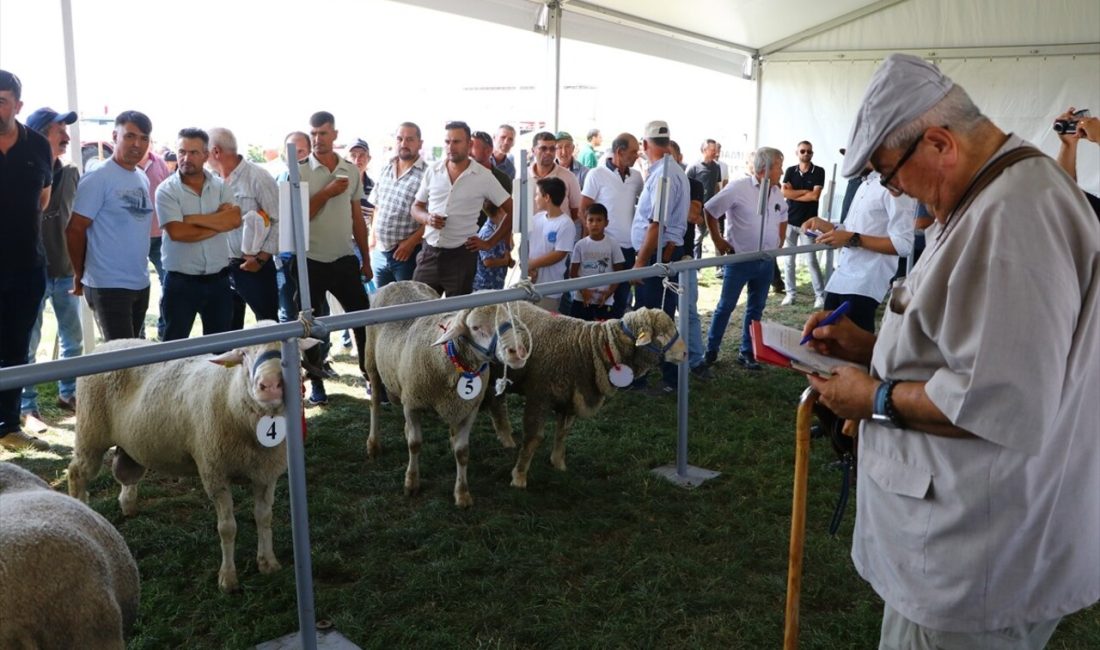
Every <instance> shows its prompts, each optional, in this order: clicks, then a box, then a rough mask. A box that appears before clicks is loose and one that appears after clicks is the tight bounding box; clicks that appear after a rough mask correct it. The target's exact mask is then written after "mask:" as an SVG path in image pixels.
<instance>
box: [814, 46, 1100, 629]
mask: <svg viewBox="0 0 1100 650" xmlns="http://www.w3.org/2000/svg"><path fill="white" fill-rule="evenodd" d="M867 161H870V163H871V165H872V166H873V167H874V169H875V170H876V171H878V172H879V173H881V174H882V179H881V182H882V184H883V185H884V186H885V187H886V188H887V189H888V190H890V192H892V193H893V194H895V195H900V194H907V195H909V196H912V197H914V198H916V199H917V200H919V201H921V202H922V203H924V204H925V205H927V206H928V208H929V209H930V211H931V213H932V215H933V216H934V217H935V222H934V223H933V225H932V226H930V227H929V228H928V231H927V235H928V247H927V250H926V251H925V253H924V256H923V257H922V258H921V259H920V262H919V263H918V264H917V265H916V267H915V268H914V269H913V271H912V273H911V274H910V275H909V277H908V278H907V279H906V280H905V283H904V284H903V285H895V287H894V289H893V291H892V294H891V296H890V299H889V303H888V305H889V306H888V308H887V310H886V314H885V317H884V319H883V322H882V326H881V331H880V333H879V335H878V337H877V339H876V337H875V336H874V335H872V334H870V333H868V332H866V331H864V330H861V329H859V328H857V327H856V326H855V325H853V324H852V323H851V322H850V321H848V320H847V319H841V321H840V322H839V323H838V324H835V325H828V326H819V323H820V322H821V321H822V319H823V318H824V317H825V316H826V314H827V312H819V313H817V314H814V315H813V316H811V317H810V319H809V321H808V322H807V324H806V327H805V332H806V333H810V334H812V335H813V337H814V341H813V342H812V343H811V344H810V345H812V346H813V347H814V348H816V349H817V350H818V351H820V352H824V353H827V354H831V355H835V356H838V357H843V358H847V359H849V360H854V361H860V362H863V363H868V364H870V368H869V373H868V372H863V371H861V370H858V369H841V370H840V371H839V372H838V373H837V374H836V375H833V376H832V377H831V378H827V379H826V378H816V377H815V378H811V380H810V381H811V383H812V384H813V386H814V388H815V389H816V390H817V391H818V392H819V393H820V394H821V401H822V402H823V403H824V404H825V405H826V406H828V407H829V408H831V409H832V410H833V411H835V412H836V413H837V415H839V416H841V417H845V418H850V419H855V420H862V424H861V428H860V435H859V477H858V488H857V492H856V494H857V495H858V501H857V504H858V505H857V516H856V526H855V532H854V534H853V541H852V560H853V561H854V563H855V566H856V570H857V571H859V573H860V575H862V576H863V577H864V579H866V580H867V581H868V582H870V584H871V586H872V587H873V588H874V589H875V591H876V592H877V593H878V594H879V595H880V596H881V597H882V599H883V600H884V601H885V602H886V606H885V611H884V614H883V622H882V636H881V640H880V646H879V647H880V648H1042V647H1044V646H1045V645H1046V643H1047V642H1048V640H1049V639H1050V637H1051V635H1052V634H1053V632H1054V629H1055V626H1057V624H1058V622H1059V621H1060V620H1061V618H1062V617H1063V616H1065V615H1067V614H1070V613H1072V612H1075V611H1078V610H1080V609H1083V608H1085V607H1088V606H1090V605H1091V604H1093V603H1095V602H1096V601H1097V600H1098V599H1100V435H1097V424H1096V423H1097V422H1098V421H1100V399H1098V395H1100V394H1098V392H1097V387H1098V386H1100V363H1098V362H1097V360H1098V359H1100V223H1098V222H1097V220H1096V217H1095V216H1094V215H1093V214H1092V213H1091V211H1090V210H1089V207H1088V204H1087V203H1086V202H1085V198H1084V196H1083V195H1082V193H1081V191H1080V190H1079V189H1077V188H1076V187H1075V186H1074V185H1073V183H1072V182H1071V181H1070V179H1069V178H1068V177H1067V176H1066V175H1065V174H1064V173H1062V171H1061V170H1059V169H1058V167H1057V165H1056V164H1055V162H1054V161H1053V160H1051V159H1050V158H1048V157H1046V156H1043V155H1042V154H1040V153H1039V152H1038V151H1036V150H1034V149H1033V148H1032V147H1030V145H1028V144H1027V143H1026V142H1024V141H1023V140H1022V139H1020V138H1019V137H1018V136H1016V135H1013V134H1006V133H1004V132H1003V131H1001V130H1000V129H999V128H997V126H996V125H994V124H993V123H992V122H991V121H990V120H989V119H988V118H987V117H985V116H984V115H982V113H981V111H980V110H978V108H977V107H976V106H975V105H974V104H973V102H972V101H971V100H970V98H969V97H968V96H967V94H966V92H965V91H964V90H963V89H962V88H961V87H960V86H958V85H957V84H954V83H953V82H952V81H951V80H950V79H948V78H947V77H945V76H944V75H943V74H942V73H941V72H940V71H939V70H938V69H936V68H935V67H934V66H932V65H930V64H929V63H927V62H925V61H923V60H921V59H918V58H915V57H911V56H907V55H900V54H894V55H891V56H890V57H888V58H887V59H886V60H885V61H884V62H883V64H882V65H881V66H880V67H879V69H878V70H877V71H876V72H875V74H874V76H873V77H872V79H871V83H870V85H869V87H868V89H867V91H866V94H865V95H864V98H863V102H862V105H861V106H860V109H859V112H858V114H857V115H856V120H855V124H854V126H853V127H852V132H851V135H850V136H849V139H848V155H847V156H846V157H845V159H844V175H845V176H853V175H855V174H857V173H858V172H859V170H860V169H861V168H862V167H863V166H864V164H865V163H866V162H867Z"/></svg>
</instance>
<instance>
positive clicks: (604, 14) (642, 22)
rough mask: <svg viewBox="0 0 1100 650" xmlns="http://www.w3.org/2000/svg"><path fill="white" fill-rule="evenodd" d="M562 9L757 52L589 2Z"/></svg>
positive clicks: (689, 40) (746, 52)
mask: <svg viewBox="0 0 1100 650" xmlns="http://www.w3.org/2000/svg"><path fill="white" fill-rule="evenodd" d="M562 9H564V10H565V11H567V12H571V13H576V14H580V15H583V16H588V17H590V18H596V19H598V20H606V21H608V22H612V23H616V24H619V25H625V26H627V27H633V28H634V29H639V30H642V31H646V32H650V33H652V34H659V35H661V36H664V37H666V38H671V39H672V40H676V41H683V42H685V43H694V44H696V45H705V46H707V47H713V48H717V49H720V50H727V51H730V52H736V53H737V54H742V55H745V56H749V57H751V56H753V55H755V54H756V52H757V50H756V48H754V47H749V46H748V45H742V44H741V43H734V42H732V41H724V40H722V39H720V38H715V37H713V36H707V35H706V34H700V33H698V32H692V31H688V30H686V29H681V28H679V27H673V26H672V25H666V24H663V23H658V22H656V21H653V20H649V19H648V18H642V17H641V16H635V15H633V14H628V13H625V12H622V11H616V10H615V9H609V8H607V7H601V6H599V5H596V4H592V3H591V2H585V1H584V0H572V1H571V2H567V3H565V4H564V5H562Z"/></svg>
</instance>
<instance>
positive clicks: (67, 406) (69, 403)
mask: <svg viewBox="0 0 1100 650" xmlns="http://www.w3.org/2000/svg"><path fill="white" fill-rule="evenodd" d="M57 408H60V409H64V410H66V411H73V412H76V395H73V396H71V397H61V396H58V398H57Z"/></svg>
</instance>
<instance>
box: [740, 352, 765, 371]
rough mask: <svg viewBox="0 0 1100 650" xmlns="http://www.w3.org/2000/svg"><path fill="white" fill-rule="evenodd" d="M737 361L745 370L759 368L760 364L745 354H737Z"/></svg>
mask: <svg viewBox="0 0 1100 650" xmlns="http://www.w3.org/2000/svg"><path fill="white" fill-rule="evenodd" d="M737 363H738V364H740V365H741V367H742V368H744V369H745V370H760V364H759V363H757V362H756V359H753V358H752V357H750V356H748V355H747V354H739V355H737Z"/></svg>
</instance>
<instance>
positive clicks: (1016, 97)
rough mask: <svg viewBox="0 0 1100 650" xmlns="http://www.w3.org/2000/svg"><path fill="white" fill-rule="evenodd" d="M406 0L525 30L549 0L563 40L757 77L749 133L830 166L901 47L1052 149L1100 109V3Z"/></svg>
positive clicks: (1085, 172)
mask: <svg viewBox="0 0 1100 650" xmlns="http://www.w3.org/2000/svg"><path fill="white" fill-rule="evenodd" d="M399 1H401V2H406V3H409V4H415V5H419V6H423V7H428V8H431V9H437V10H440V11H448V12H452V13H459V14H462V15H466V16H469V17H473V18H478V19H482V20H489V21H492V22H497V23H501V24H505V25H510V26H513V27H516V28H518V29H525V30H530V29H533V28H534V26H535V25H536V24H537V23H538V22H539V20H540V11H541V10H542V8H543V7H544V6H547V5H549V6H551V7H555V6H560V7H561V11H562V19H561V37H562V38H563V39H566V40H568V39H574V40H581V41H589V42H595V43H600V44H602V45H607V46H611V47H616V48H620V49H624V50H629V51H636V52H641V53H645V54H649V55H656V56H660V57H663V58H667V59H671V60H675V61H680V62H683V63H688V64H691V65H695V66H700V67H704V68H707V69H711V70H714V71H717V72H721V73H723V74H727V75H730V76H733V77H736V78H746V77H751V78H753V79H755V80H756V82H757V84H758V86H757V97H758V101H757V115H758V118H757V124H756V125H755V128H754V129H753V128H750V129H748V130H750V131H754V132H755V142H756V143H757V144H768V145H771V146H776V147H778V148H780V149H782V150H784V151H787V152H789V153H790V152H793V149H794V147H795V143H796V142H798V141H799V140H802V139H809V140H812V141H813V142H814V144H815V147H816V150H817V151H818V152H819V155H818V159H817V160H815V162H817V163H818V164H821V165H824V166H825V167H826V169H828V170H831V167H832V164H834V163H838V162H839V160H840V155H839V152H838V151H837V149H838V148H839V147H841V146H843V145H844V143H845V140H846V138H847V134H848V129H849V125H850V123H851V118H852V115H854V113H855V110H856V107H857V105H858V102H859V99H860V97H861V96H862V93H863V89H864V87H865V86H866V84H867V80H868V79H869V77H870V75H871V73H872V72H873V71H874V69H875V67H876V65H877V63H878V62H879V61H880V60H881V59H882V58H883V57H884V56H885V55H886V54H888V53H890V52H893V51H906V52H910V53H913V54H916V55H918V56H923V57H925V58H927V59H929V60H932V61H934V62H936V63H937V64H938V65H940V67H941V68H942V69H943V70H944V72H946V73H947V74H948V75H950V76H951V77H952V78H953V79H954V80H955V81H956V82H958V83H959V84H961V85H962V86H963V87H965V88H966V89H967V90H968V92H970V94H971V96H972V97H973V98H974V100H975V101H976V103H977V104H978V105H979V106H980V107H981V108H982V109H983V111H984V112H985V113H986V114H987V115H989V116H990V117H991V118H992V119H993V120H994V121H995V122H996V123H997V124H998V125H999V126H1001V127H1002V128H1004V129H1006V130H1011V131H1014V132H1016V133H1018V134H1020V135H1021V136H1023V137H1024V138H1026V139H1028V140H1030V141H1032V142H1034V143H1036V144H1037V145H1039V146H1040V147H1041V148H1042V149H1043V150H1044V151H1046V152H1047V153H1050V154H1053V153H1055V152H1056V151H1057V148H1058V143H1057V139H1056V137H1055V136H1054V134H1053V132H1052V131H1051V129H1050V122H1051V120H1052V119H1053V117H1054V116H1055V115H1056V114H1058V113H1059V112H1061V111H1063V110H1065V108H1066V107H1067V106H1070V105H1074V106H1076V107H1079V108H1080V107H1089V108H1092V109H1094V111H1096V112H1100V2H1096V1H1095V0H1050V1H1044V2H1037V1H1035V0H876V1H871V2H869V1H867V0H831V1H830V2H820V1H818V0H814V1H811V0H788V1H787V2H784V3H779V4H774V3H761V2H758V1H756V0H679V1H678V2H664V1H658V0H564V1H562V2H560V3H559V2H548V3H547V2H536V1H534V0H476V1H475V0H467V1H466V2H460V3H459V2H452V1H451V0H399ZM551 15H553V12H551ZM543 21H544V24H545V18H543ZM551 31H552V30H551ZM565 47H568V45H565ZM673 128H675V125H673ZM1078 166H1079V169H1078V176H1079V179H1080V181H1081V183H1082V185H1083V186H1084V187H1086V189H1090V190H1091V191H1093V192H1096V193H1100V148H1085V149H1083V150H1082V152H1081V155H1080V158H1079V160H1078Z"/></svg>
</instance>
